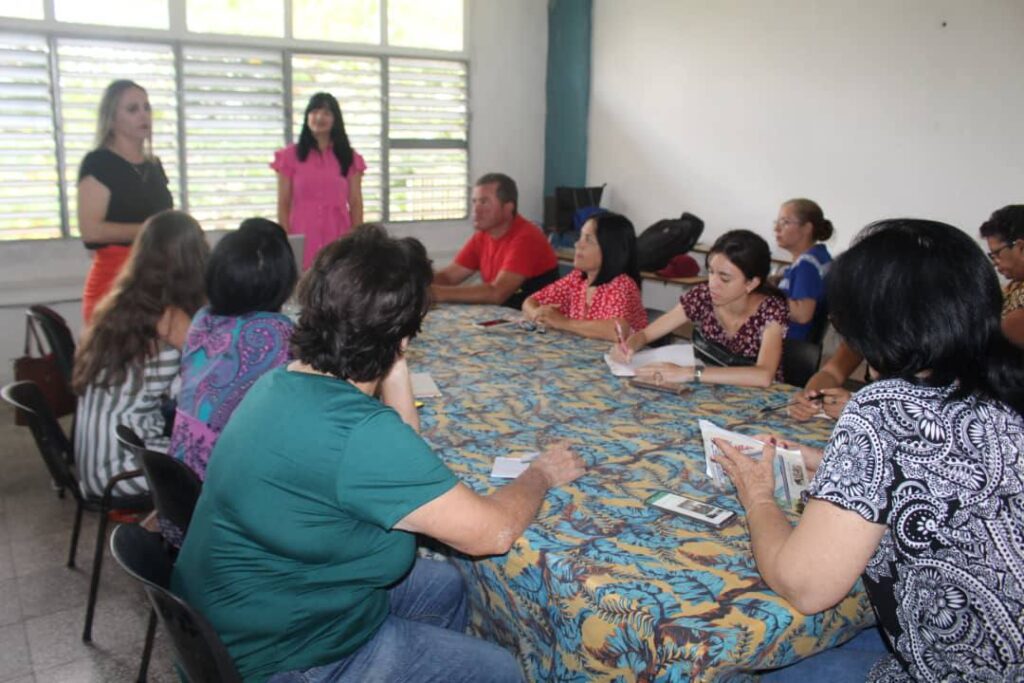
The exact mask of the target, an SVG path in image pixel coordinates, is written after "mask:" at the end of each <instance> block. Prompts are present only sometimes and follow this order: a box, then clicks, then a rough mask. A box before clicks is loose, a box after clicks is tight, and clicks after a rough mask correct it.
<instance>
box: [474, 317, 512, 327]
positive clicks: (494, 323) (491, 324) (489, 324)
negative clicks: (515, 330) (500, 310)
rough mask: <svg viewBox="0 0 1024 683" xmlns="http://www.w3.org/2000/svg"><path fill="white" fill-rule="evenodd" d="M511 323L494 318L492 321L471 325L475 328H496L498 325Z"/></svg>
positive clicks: (507, 320)
mask: <svg viewBox="0 0 1024 683" xmlns="http://www.w3.org/2000/svg"><path fill="white" fill-rule="evenodd" d="M511 322H512V321H511V320H509V319H508V318H495V319H494V320H484V321H483V322H478V323H473V324H474V325H476V326H477V327H497V326H498V325H508V324H509V323H511Z"/></svg>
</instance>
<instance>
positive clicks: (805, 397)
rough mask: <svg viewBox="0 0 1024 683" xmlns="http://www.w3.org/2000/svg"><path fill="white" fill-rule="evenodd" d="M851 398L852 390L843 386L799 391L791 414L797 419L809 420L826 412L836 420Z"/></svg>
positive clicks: (794, 397)
mask: <svg viewBox="0 0 1024 683" xmlns="http://www.w3.org/2000/svg"><path fill="white" fill-rule="evenodd" d="M849 400H850V392H849V391H847V390H846V389H843V388H841V387H831V388H828V389H811V390H807V391H798V392H797V393H796V394H795V395H794V396H793V402H792V403H791V404H790V406H789V414H790V417H794V418H796V419H797V420H809V419H810V418H812V417H814V416H815V415H817V414H818V413H821V412H824V413H825V414H826V415H828V416H829V417H831V418H832V419H834V420H835V419H839V414H840V413H842V412H843V408H845V407H846V403H847V402H848V401H849Z"/></svg>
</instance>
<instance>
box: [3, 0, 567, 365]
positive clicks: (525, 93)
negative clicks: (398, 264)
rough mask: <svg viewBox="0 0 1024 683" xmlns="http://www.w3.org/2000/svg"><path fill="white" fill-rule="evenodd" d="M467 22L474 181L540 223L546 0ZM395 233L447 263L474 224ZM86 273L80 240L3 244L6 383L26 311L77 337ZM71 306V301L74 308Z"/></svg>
mask: <svg viewBox="0 0 1024 683" xmlns="http://www.w3.org/2000/svg"><path fill="white" fill-rule="evenodd" d="M467 2H468V3H469V23H468V27H469V28H468V35H467V38H468V40H467V51H468V53H469V60H470V64H469V69H470V80H469V106H470V116H471V118H470V149H469V155H470V169H469V175H470V182H472V180H473V179H474V178H476V177H478V176H480V175H482V174H484V173H486V172H488V171H503V172H505V173H508V174H509V175H511V176H512V177H513V178H515V179H516V181H517V182H518V185H519V196H520V199H519V207H520V212H521V213H523V214H524V215H525V216H526V217H527V218H530V219H532V220H536V221H539V220H540V218H541V215H542V210H543V182H544V177H543V176H544V115H545V96H544V86H545V80H546V77H547V76H546V69H547V35H548V11H547V2H546V0H516V2H508V3H503V2H499V0H467ZM390 227H391V232H392V233H393V234H397V235H414V236H416V237H419V238H420V239H421V240H423V242H424V244H425V245H426V246H427V249H428V250H429V252H430V254H431V257H432V258H434V259H435V260H436V261H439V262H442V263H446V262H447V260H448V259H450V258H451V257H452V256H453V255H454V253H455V252H456V251H457V250H458V248H459V246H461V245H462V243H463V242H464V241H465V240H466V239H467V238H468V237H469V235H470V233H471V232H472V226H471V224H470V223H469V222H468V221H450V222H437V223H423V224H396V225H394V226H390ZM88 267H89V260H88V256H87V254H86V251H85V249H83V248H82V246H81V243H80V242H78V241H77V240H52V241H45V242H17V243H2V242H0V383H5V382H8V381H10V379H11V365H10V362H9V359H12V358H15V357H16V356H18V355H20V354H21V345H22V341H23V338H24V308H25V306H26V305H28V304H32V303H48V302H66V303H61V304H59V305H58V306H57V308H58V310H59V312H60V313H61V314H62V315H64V316H65V317H66V318H67V320H68V322H69V323H70V324H71V325H72V327H73V328H74V330H75V333H76V335H77V333H78V328H79V326H80V323H81V306H80V303H78V301H77V300H78V299H79V297H80V296H81V291H82V283H83V282H84V280H85V273H86V271H87V270H88ZM69 300H71V301H70V302H68V301H69Z"/></svg>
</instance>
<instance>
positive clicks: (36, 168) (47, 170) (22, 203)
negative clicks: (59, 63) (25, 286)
mask: <svg viewBox="0 0 1024 683" xmlns="http://www.w3.org/2000/svg"><path fill="white" fill-rule="evenodd" d="M0 100H2V101H3V103H4V106H3V109H2V110H0V239H41V238H46V237H60V234H61V230H60V225H61V220H60V218H61V217H60V196H59V190H60V188H59V185H58V181H57V143H56V140H55V138H54V135H53V102H52V100H51V98H50V74H49V48H48V46H47V43H46V40H45V39H44V38H42V37H40V36H23V35H12V34H0Z"/></svg>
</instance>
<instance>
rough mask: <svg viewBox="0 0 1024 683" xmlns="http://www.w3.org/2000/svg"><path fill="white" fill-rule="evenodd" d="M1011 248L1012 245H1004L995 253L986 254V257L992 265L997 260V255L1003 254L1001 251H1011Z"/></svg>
mask: <svg viewBox="0 0 1024 683" xmlns="http://www.w3.org/2000/svg"><path fill="white" fill-rule="evenodd" d="M1012 248H1013V244H1004V245H1003V246H1001V247H999V248H998V249H996V250H995V251H990V252H988V257H989V259H991V260H992V262H993V263H995V262H996V261H997V260H998V259H999V254H1001V253H1003V251H1005V250H1006V249H1012Z"/></svg>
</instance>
